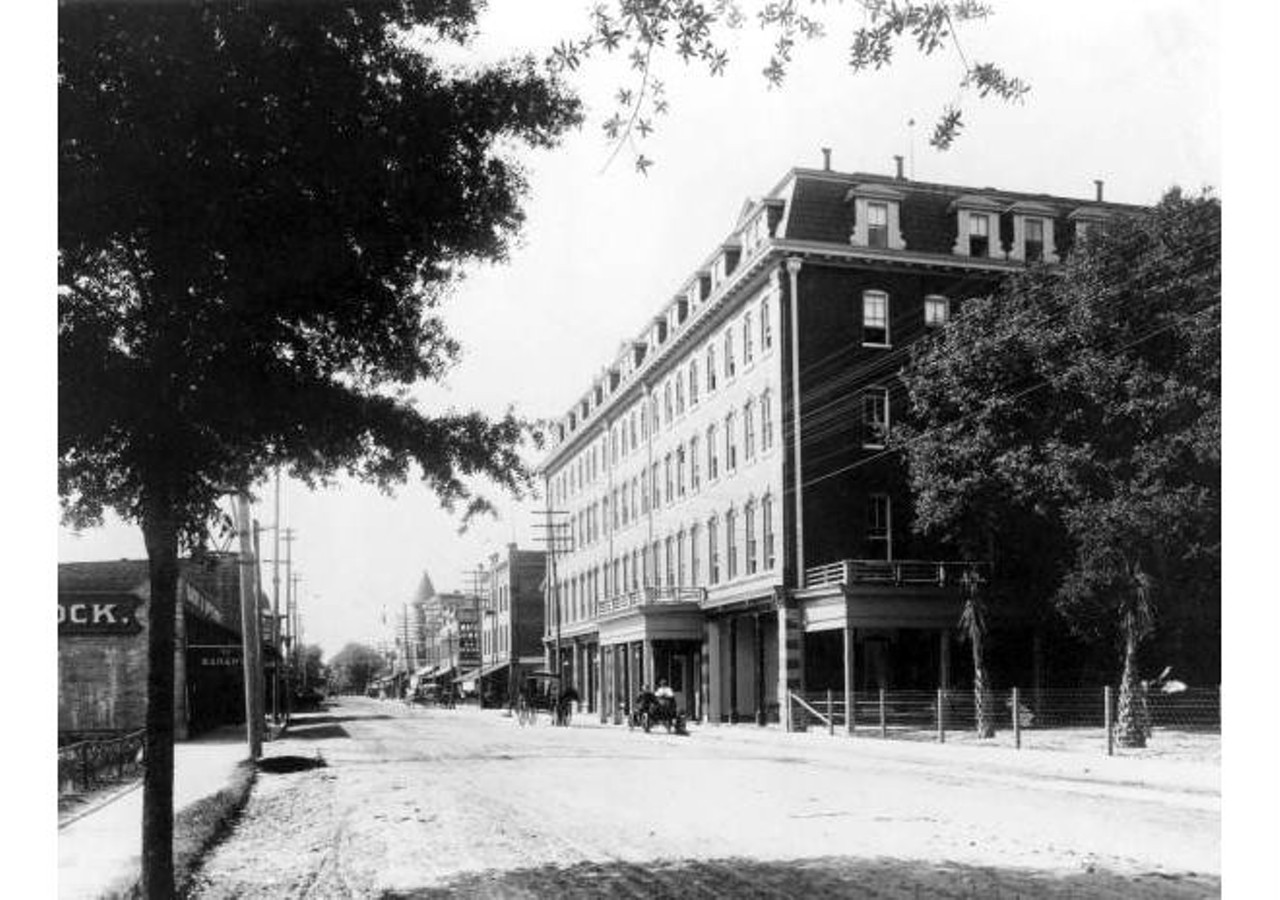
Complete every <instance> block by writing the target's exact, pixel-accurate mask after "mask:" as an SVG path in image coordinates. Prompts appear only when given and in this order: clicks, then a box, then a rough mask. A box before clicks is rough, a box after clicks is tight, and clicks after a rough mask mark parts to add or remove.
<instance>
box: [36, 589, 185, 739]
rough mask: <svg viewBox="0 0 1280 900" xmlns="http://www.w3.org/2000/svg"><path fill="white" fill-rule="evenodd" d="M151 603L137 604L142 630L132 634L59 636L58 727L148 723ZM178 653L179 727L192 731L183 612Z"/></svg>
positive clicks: (181, 733) (179, 731)
mask: <svg viewBox="0 0 1280 900" xmlns="http://www.w3.org/2000/svg"><path fill="white" fill-rule="evenodd" d="M149 611H150V603H149V602H147V600H146V599H145V598H144V602H143V603H142V604H141V605H139V606H138V608H137V612H136V616H137V619H138V621H139V622H140V623H141V624H142V630H141V631H139V632H138V633H137V634H130V635H120V634H113V635H84V634H68V635H59V636H58V730H59V731H60V732H61V731H98V730H110V731H134V730H136V729H139V728H142V727H144V726H145V725H146V716H147V635H148V630H147V629H148V619H149ZM176 632H177V641H176V647H175V653H174V675H175V678H174V727H175V733H176V736H177V737H178V739H179V740H181V739H184V738H185V737H186V736H187V727H186V723H187V711H186V690H185V684H186V679H185V677H184V672H185V668H186V661H185V654H184V652H183V647H184V646H185V644H186V640H185V635H186V622H185V618H184V617H183V615H182V614H181V612H179V615H178V618H177V625H176Z"/></svg>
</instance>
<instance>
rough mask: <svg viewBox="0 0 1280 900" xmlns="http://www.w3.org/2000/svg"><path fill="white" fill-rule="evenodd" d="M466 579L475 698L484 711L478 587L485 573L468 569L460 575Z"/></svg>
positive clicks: (482, 643) (482, 629) (481, 619)
mask: <svg viewBox="0 0 1280 900" xmlns="http://www.w3.org/2000/svg"><path fill="white" fill-rule="evenodd" d="M462 574H463V575H465V576H466V577H467V582H468V586H469V587H470V590H471V598H472V600H473V601H474V603H475V610H476V625H475V628H476V637H475V645H476V697H478V698H479V699H478V701H477V702H478V703H479V705H480V708H481V709H484V678H483V677H482V675H481V674H480V673H481V672H483V671H484V628H483V625H484V619H483V617H482V616H481V613H480V585H481V584H483V583H484V580H485V576H486V574H487V573H486V572H485V570H484V569H468V570H467V571H465V572H463V573H462Z"/></svg>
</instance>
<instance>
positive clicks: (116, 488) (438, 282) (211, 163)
mask: <svg viewBox="0 0 1280 900" xmlns="http://www.w3.org/2000/svg"><path fill="white" fill-rule="evenodd" d="M475 7H476V4H474V3H472V2H471V0H394V2H393V0H371V2H365V3H360V4H355V5H345V4H342V5H340V4H328V3H306V4H287V3H248V2H240V3H216V4H213V3H210V4H201V5H195V6H193V5H187V4H141V3H138V4H111V3H103V4H81V3H76V4H64V5H62V6H60V7H59V20H58V492H59V497H60V499H61V501H62V505H63V512H64V517H65V518H66V520H67V521H68V522H69V523H71V524H72V525H74V526H77V527H83V526H87V525H92V524H96V523H98V522H100V521H101V519H102V516H103V513H104V511H105V510H107V509H113V510H115V511H116V512H117V513H118V514H119V515H120V516H121V517H122V518H124V519H125V520H126V521H132V522H137V523H139V524H140V525H141V526H142V531H143V536H144V538H145V542H146V546H147V555H148V558H149V561H150V570H151V601H150V602H151V612H150V615H149V617H148V638H147V639H148V675H147V679H148V685H147V695H148V704H147V738H146V740H147V745H146V756H147V768H146V773H145V777H144V782H143V849H142V872H143V877H142V884H143V891H144V893H145V894H146V895H147V896H152V897H168V896H172V895H173V890H174V885H173V881H172V879H173V875H172V851H173V846H172V844H173V842H172V824H173V819H172V817H173V800H172V788H173V782H172V772H173V747H172V738H173V693H174V692H173V656H174V650H173V643H174V634H173V627H174V626H173V621H174V605H175V596H176V586H177V555H178V550H179V546H180V545H181V544H182V543H184V542H185V543H186V544H187V545H188V546H190V547H192V548H196V547H198V546H199V545H200V543H201V542H202V540H203V538H204V536H205V533H206V529H207V527H208V525H209V523H210V521H211V520H212V519H213V518H214V516H215V512H216V504H217V502H218V500H219V498H220V497H221V496H223V495H225V494H227V493H231V492H247V491H248V490H249V489H250V488H251V487H252V486H253V485H254V484H255V483H257V482H259V481H260V480H261V479H262V478H263V476H264V475H265V474H266V473H267V472H268V471H270V469H271V468H272V467H275V466H283V467H285V468H286V469H287V470H288V471H289V473H290V474H291V475H293V476H294V477H296V478H299V479H301V480H303V481H305V482H307V483H314V482H315V481H317V480H327V479H329V478H330V477H332V476H334V475H336V474H338V473H340V472H347V473H350V474H352V475H355V476H357V477H359V478H363V479H366V480H370V481H373V482H376V483H377V484H379V485H381V486H383V487H386V486H389V485H392V484H394V483H397V482H400V481H403V480H404V479H406V478H407V477H408V476H409V475H410V474H411V473H412V472H413V471H414V469H415V467H416V469H417V470H418V471H420V473H421V475H422V477H423V479H424V480H425V482H426V483H427V484H428V485H429V486H430V487H431V488H432V489H433V490H434V491H435V492H436V494H437V495H438V496H439V497H440V498H441V500H442V501H443V502H444V504H445V505H446V506H450V507H451V506H453V505H454V504H457V503H464V504H465V505H466V509H467V512H468V513H472V512H475V511H478V510H480V509H483V508H484V507H485V505H486V504H485V501H484V500H483V499H482V498H479V497H476V496H474V495H473V493H472V491H471V489H470V487H469V485H468V476H472V475H483V476H488V478H490V479H491V480H492V481H494V482H496V483H497V484H498V485H499V486H500V487H503V488H507V489H510V490H511V491H513V492H516V493H519V492H520V491H521V490H522V489H523V488H525V487H526V486H527V485H528V484H529V475H528V473H527V471H526V469H525V467H524V465H523V463H522V461H521V458H520V456H519V455H518V445H519V442H520V440H521V438H522V436H523V434H524V429H523V426H522V424H521V423H520V422H519V421H518V420H517V419H516V418H515V417H514V416H513V415H511V414H508V415H506V416H505V417H504V418H502V419H498V420H493V419H490V418H488V417H486V416H483V415H480V414H477V413H467V412H455V411H444V412H438V413H436V412H433V413H424V412H423V411H422V410H419V409H418V408H416V407H415V406H414V405H413V403H412V402H411V401H410V398H409V396H408V389H409V387H410V386H411V385H412V384H413V383H415V382H417V381H420V380H423V379H427V380H430V379H435V378H439V377H440V376H441V374H443V373H444V371H445V370H446V368H447V367H448V366H449V364H450V363H451V362H452V360H453V359H454V357H455V355H456V352H457V347H456V345H455V343H454V342H453V340H452V339H450V338H449V336H448V335H447V334H446V333H445V330H444V328H443V326H442V324H441V320H440V318H439V316H438V315H437V314H436V308H437V304H438V302H439V300H440V298H441V296H442V293H443V291H444V290H445V289H446V288H447V286H448V285H449V283H450V281H451V280H452V279H453V278H454V276H455V275H456V274H457V272H458V269H459V266H460V265H462V264H463V263H465V262H467V261H469V260H498V259H501V258H503V256H504V255H505V253H506V249H507V246H508V242H509V241H510V240H511V238H512V236H513V235H514V234H515V233H516V231H517V230H518V228H519V226H520V224H521V221H522V214H521V209H520V200H521V197H522V195H523V192H524V189H525V182H524V178H523V176H522V174H521V170H520V167H519V166H518V165H517V164H516V163H515V161H514V160H513V159H512V158H511V157H510V154H509V149H508V148H510V147H511V146H512V145H513V144H516V145H519V144H523V145H525V146H532V147H550V146H552V145H553V144H554V143H555V142H556V140H557V139H558V138H559V136H560V135H561V134H563V133H564V131H565V130H566V129H568V128H570V127H571V126H573V125H574V124H576V122H577V121H578V119H579V107H578V103H577V101H576V99H574V98H573V97H572V95H571V94H569V93H568V92H567V91H566V90H564V89H563V88H562V86H561V85H560V84H559V83H558V82H557V81H556V80H555V79H554V78H552V77H550V76H548V74H547V73H546V72H545V70H544V69H542V68H541V67H540V66H539V65H538V64H537V63H536V62H535V61H534V60H532V59H529V58H525V59H513V60H510V61H508V62H506V63H502V64H497V65H492V66H489V67H487V68H482V69H474V68H473V69H459V68H456V67H445V66H443V65H439V64H437V63H436V62H435V61H434V60H433V55H432V51H433V50H434V49H437V48H439V47H441V45H456V44H465V42H466V41H467V40H468V39H469V37H470V36H471V33H472V29H473V27H474V24H475V16H476V9H475ZM411 29H413V30H414V34H413V40H412V41H410V40H409V39H408V35H409V32H410V30H411ZM424 36H425V37H424Z"/></svg>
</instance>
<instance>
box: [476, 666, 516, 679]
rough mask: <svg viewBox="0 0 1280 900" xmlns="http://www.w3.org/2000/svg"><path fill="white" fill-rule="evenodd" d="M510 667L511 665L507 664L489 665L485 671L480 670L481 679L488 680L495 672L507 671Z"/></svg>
mask: <svg viewBox="0 0 1280 900" xmlns="http://www.w3.org/2000/svg"><path fill="white" fill-rule="evenodd" d="M509 665H510V663H506V662H499V663H489V665H487V666H485V667H484V668H483V669H481V670H480V677H481V678H488V677H489V676H490V675H492V674H493V673H494V672H501V671H502V670H503V669H505V668H506V667H507V666H509Z"/></svg>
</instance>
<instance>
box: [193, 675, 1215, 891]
mask: <svg viewBox="0 0 1280 900" xmlns="http://www.w3.org/2000/svg"><path fill="white" fill-rule="evenodd" d="M823 737H824V738H825V737H826V736H823ZM268 755H269V756H272V757H295V758H296V759H294V760H292V761H290V760H283V761H282V765H280V766H279V767H280V768H282V769H285V770H293V771H284V772H281V773H279V774H270V773H264V774H262V775H261V776H260V777H259V780H258V784H257V786H256V787H255V789H254V795H253V797H252V799H251V800H250V803H249V806H248V808H247V809H246V811H245V814H244V816H243V818H242V819H241V821H240V823H239V824H238V826H237V828H236V830H235V832H234V834H233V835H232V836H231V838H230V839H228V841H227V842H226V843H224V844H223V845H222V846H221V847H220V848H219V849H218V850H217V851H216V852H215V853H214V854H213V855H212V856H211V857H210V858H209V860H208V861H207V864H206V866H205V868H204V871H203V873H202V875H201V877H200V878H199V879H198V881H199V886H198V889H197V891H196V893H195V895H196V896H197V897H200V898H205V900H222V898H233V897H266V898H304V897H305V898H342V897H352V898H364V897H387V898H401V897H405V898H407V897H453V896H457V897H522V898H523V897H598V896H621V897H627V896H631V897H646V898H648V897H682V898H683V897H812V896H852V897H887V898H917V897H954V898H962V897H963V898H970V897H972V898H979V897H981V898H998V897H1009V898H1013V897H1018V896H1023V897H1064V898H1065V897H1077V898H1084V897H1114V898H1133V897H1136V898H1148V897H1149V898H1179V897H1205V896H1218V895H1219V893H1220V877H1219V873H1220V859H1219V855H1220V854H1219V822H1220V794H1219V792H1218V789H1217V767H1216V766H1210V765H1208V764H1194V765H1193V764H1188V763H1183V764H1180V765H1175V764H1173V763H1170V762H1164V761H1160V760H1134V759H1106V758H1105V757H1103V758H1101V759H1097V760H1094V759H1087V758H1082V757H1081V756H1079V755H1077V754H1054V753H1047V752H1044V753H1027V752H1025V751H1024V752H1022V753H1014V752H1011V751H1007V750H1002V749H990V748H969V747H956V748H950V747H933V746H921V745H914V744H908V743H893V742H890V743H881V742H875V741H859V740H853V741H849V740H839V739H834V740H833V739H830V738H826V739H825V740H816V739H815V737H814V736H813V735H787V734H782V733H779V732H778V731H776V730H773V729H770V730H756V729H753V728H750V727H743V726H738V727H735V728H729V727H721V728H708V729H701V730H698V729H694V731H693V734H692V735H691V736H689V737H683V738H682V737H677V736H671V735H666V734H661V733H654V734H649V735H645V734H642V733H640V732H628V731H627V729H626V728H616V727H608V728H606V727H599V726H597V725H595V724H594V723H586V722H575V724H574V726H573V727H570V728H567V729H562V728H551V727H549V726H548V725H547V724H546V719H545V718H544V719H542V720H540V722H539V724H538V725H537V726H535V727H531V728H521V727H519V726H517V725H516V723H515V722H514V721H513V720H512V719H509V718H505V717H503V716H501V715H500V714H498V713H495V712H491V711H485V712H480V711H478V710H475V709H459V710H437V709H426V710H423V709H417V708H413V709H411V708H407V707H404V706H402V705H399V704H395V703H390V702H385V701H376V700H365V699H362V698H344V699H343V700H342V701H341V703H340V704H337V705H335V706H333V707H331V708H330V709H329V710H327V711H326V712H324V713H321V714H318V715H314V716H310V717H303V718H301V719H300V720H299V721H298V722H297V725H296V727H294V728H292V729H291V730H290V733H289V737H287V738H286V739H285V740H281V741H277V742H274V743H272V744H270V745H268ZM321 760H323V763H324V765H323V766H318V765H317V763H318V762H319V761H321ZM291 762H292V763H293V764H290V763H291Z"/></svg>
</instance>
